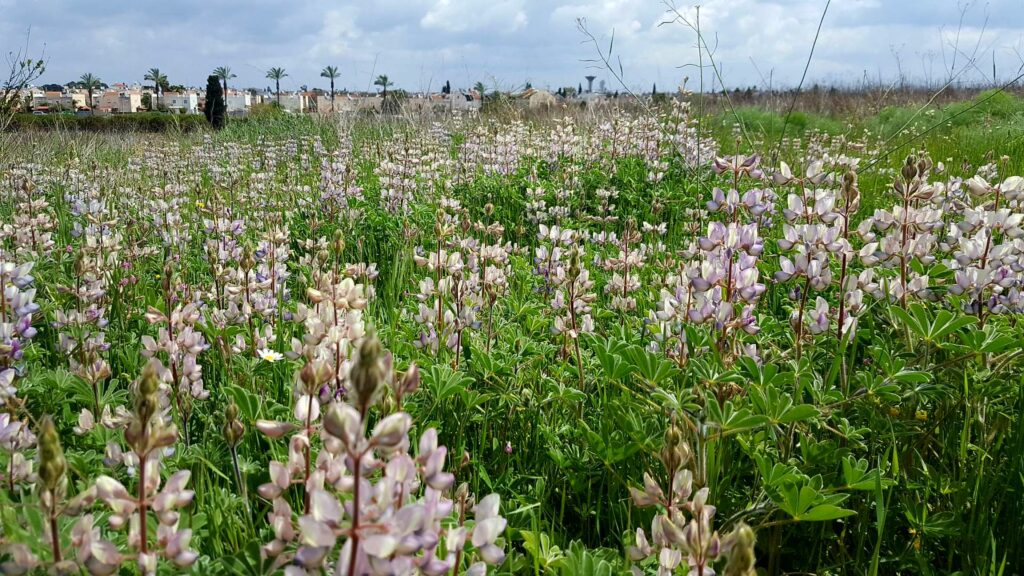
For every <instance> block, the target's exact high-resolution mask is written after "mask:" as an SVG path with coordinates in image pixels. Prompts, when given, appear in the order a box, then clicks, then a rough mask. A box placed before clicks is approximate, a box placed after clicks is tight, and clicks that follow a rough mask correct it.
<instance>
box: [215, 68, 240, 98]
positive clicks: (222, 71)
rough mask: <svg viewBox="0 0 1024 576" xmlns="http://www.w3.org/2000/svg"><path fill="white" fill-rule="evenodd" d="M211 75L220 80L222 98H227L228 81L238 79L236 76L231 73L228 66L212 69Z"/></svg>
mask: <svg viewBox="0 0 1024 576" xmlns="http://www.w3.org/2000/svg"><path fill="white" fill-rule="evenodd" d="M213 75H214V76H216V77H217V78H220V81H221V83H223V84H224V97H225V98H227V97H228V80H230V79H232V78H238V75H237V74H232V73H231V67H230V66H218V67H216V68H214V69H213Z"/></svg>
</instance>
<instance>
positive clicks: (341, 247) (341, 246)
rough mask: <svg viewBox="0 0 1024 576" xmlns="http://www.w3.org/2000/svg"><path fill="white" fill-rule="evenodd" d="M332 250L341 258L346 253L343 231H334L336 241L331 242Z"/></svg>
mask: <svg viewBox="0 0 1024 576" xmlns="http://www.w3.org/2000/svg"><path fill="white" fill-rule="evenodd" d="M331 249H332V250H334V253H335V255H338V256H341V254H342V252H344V251H345V235H344V234H343V233H342V231H341V230H335V231H334V239H333V240H332V241H331Z"/></svg>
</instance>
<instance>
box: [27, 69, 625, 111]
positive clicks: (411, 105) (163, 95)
mask: <svg viewBox="0 0 1024 576" xmlns="http://www.w3.org/2000/svg"><path fill="white" fill-rule="evenodd" d="M156 76H157V77H159V76H160V75H159V74H157V75H156ZM328 78H329V76H328ZM594 79H595V78H594V77H593V76H587V77H586V79H585V80H583V81H582V82H580V83H579V84H577V85H576V86H571V87H564V88H560V89H558V90H557V91H554V92H551V91H547V90H540V89H535V88H533V87H531V86H530V85H529V84H527V85H526V87H525V88H524V89H522V90H519V91H515V92H503V93H502V95H503V96H505V97H507V98H508V99H509V101H511V102H514V103H516V104H518V105H521V106H523V107H530V108H538V107H549V106H554V105H558V104H565V103H570V102H576V103H578V102H587V103H594V102H596V101H607V100H612V99H615V98H617V97H618V96H619V94H618V92H615V93H612V92H609V91H608V90H606V88H605V83H604V81H601V82H599V83H598V85H597V86H594ZM375 84H376V85H377V86H380V87H381V88H382V89H381V90H380V91H378V92H353V91H348V90H339V91H337V92H333V93H332V91H329V90H324V89H320V88H314V89H307V87H305V86H303V87H302V89H300V90H297V91H280V92H277V91H276V90H273V89H271V88H270V87H268V88H266V89H256V88H247V89H236V88H230V87H228V86H226V82H225V89H224V103H225V106H226V111H227V114H228V115H229V116H236V117H237V116H246V115H248V114H249V113H251V112H252V111H253V110H254V109H256V108H258V107H260V106H268V107H270V106H274V107H279V108H281V109H283V110H284V111H286V112H289V113H294V114H303V113H315V112H332V111H333V112H359V111H364V110H367V111H368V110H380V109H381V107H382V104H383V102H384V100H385V98H387V97H392V96H393V97H397V98H400V99H401V101H402V107H403V108H404V109H407V110H413V111H414V110H418V109H425V108H445V109H450V110H469V111H471V110H478V109H479V108H480V107H481V105H482V103H483V102H484V101H485V100H486V99H487V98H488V97H489V96H491V95H493V94H496V92H494V91H488V90H487V89H486V88H485V87H484V86H483V84H482V83H477V85H476V86H474V87H473V88H471V89H464V90H452V88H451V86H450V84H449V83H447V82H446V83H445V85H444V86H443V87H442V88H441V89H440V90H439V91H437V92H414V93H410V92H406V91H404V90H398V89H392V90H390V91H389V90H388V86H390V81H389V80H388V79H387V77H386V76H382V77H378V79H377V82H375ZM90 86H91V87H92V88H91V89H90ZM204 101H205V91H204V90H202V89H198V88H193V87H184V86H175V85H167V84H165V85H163V86H160V87H159V88H158V87H157V85H156V84H148V85H147V84H143V83H132V84H128V83H122V82H119V83H114V84H109V85H108V84H106V83H102V82H100V81H99V79H98V78H95V77H94V76H92V75H91V74H86V75H83V76H82V79H81V80H79V81H75V82H69V83H67V84H65V85H60V84H43V85H38V86H32V87H29V88H26V89H24V90H22V91H21V93H20V94H19V99H18V102H19V108H20V109H21V111H22V112H28V113H32V114H36V115H45V114H76V115H112V114H135V113H141V112H153V111H160V112H167V113H173V114H198V113H201V112H202V110H203V105H204Z"/></svg>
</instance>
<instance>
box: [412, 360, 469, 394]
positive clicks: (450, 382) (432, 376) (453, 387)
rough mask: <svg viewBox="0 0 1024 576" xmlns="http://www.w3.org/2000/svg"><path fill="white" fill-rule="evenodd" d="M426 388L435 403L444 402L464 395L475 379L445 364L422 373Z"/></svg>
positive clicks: (437, 365) (434, 366) (435, 365)
mask: <svg viewBox="0 0 1024 576" xmlns="http://www.w3.org/2000/svg"><path fill="white" fill-rule="evenodd" d="M422 375H423V384H424V388H426V389H427V390H429V391H430V393H431V394H432V395H433V397H434V401H435V402H443V401H445V400H447V399H449V398H454V397H455V396H459V395H461V394H462V391H463V390H465V389H466V388H467V387H469V385H470V384H472V383H473V379H472V378H470V377H469V376H466V375H465V374H463V373H462V372H458V371H456V370H453V369H452V368H451V367H449V366H446V365H444V364H434V365H433V366H431V367H430V369H429V370H426V371H424V372H422Z"/></svg>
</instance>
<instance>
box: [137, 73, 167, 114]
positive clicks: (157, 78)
mask: <svg viewBox="0 0 1024 576" xmlns="http://www.w3.org/2000/svg"><path fill="white" fill-rule="evenodd" d="M143 80H149V81H150V82H152V83H153V89H154V90H156V104H157V107H158V108H159V107H160V105H161V104H163V101H162V99H161V96H163V94H164V88H165V87H166V86H167V84H168V82H167V75H166V74H163V73H161V72H160V69H159V68H150V69H149V72H146V75H145V76H143Z"/></svg>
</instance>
